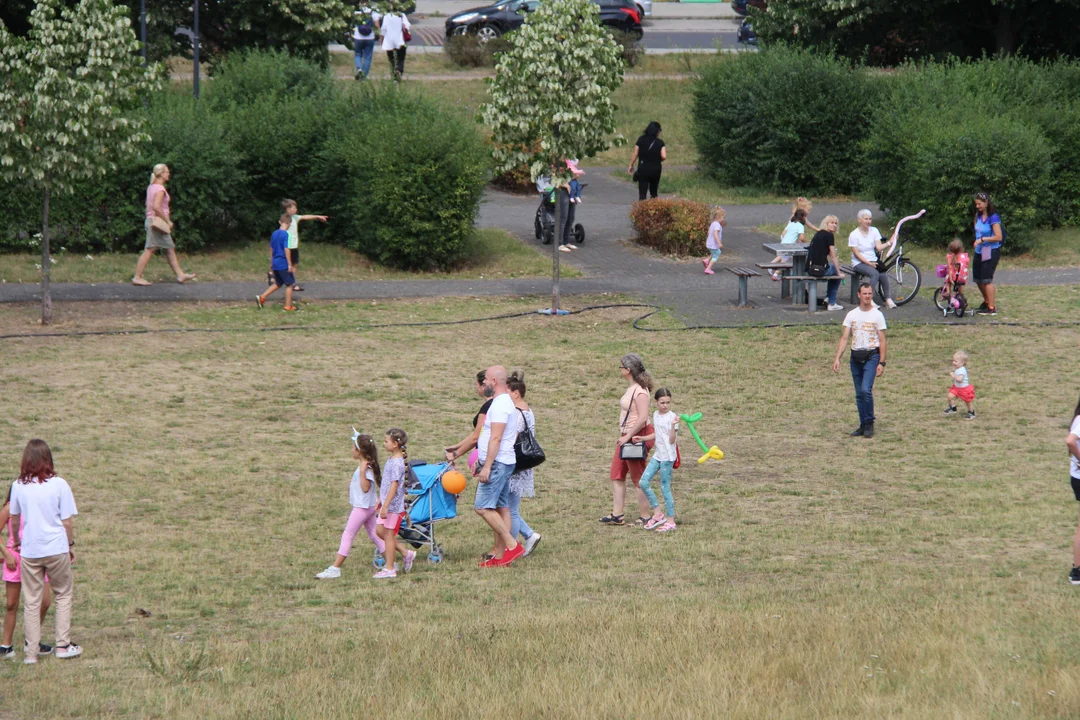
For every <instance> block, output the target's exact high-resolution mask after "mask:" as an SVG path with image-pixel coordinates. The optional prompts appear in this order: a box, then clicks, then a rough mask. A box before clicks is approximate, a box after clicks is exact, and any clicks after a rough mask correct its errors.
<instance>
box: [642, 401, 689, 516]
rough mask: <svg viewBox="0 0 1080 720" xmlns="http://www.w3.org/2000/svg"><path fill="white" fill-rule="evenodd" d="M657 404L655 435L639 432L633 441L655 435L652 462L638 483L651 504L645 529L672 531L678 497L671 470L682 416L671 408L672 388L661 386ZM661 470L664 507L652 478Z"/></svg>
mask: <svg viewBox="0 0 1080 720" xmlns="http://www.w3.org/2000/svg"><path fill="white" fill-rule="evenodd" d="M653 398H654V399H655V400H656V406H657V407H658V408H659V409H658V410H657V411H656V412H654V413H653V419H652V424H653V428H655V430H654V431H653V434H652V435H636V436H634V437H633V438H632V440H633V442H642V441H645V442H647V441H649V440H652V439H653V438H655V439H656V444H655V445H654V446H653V455H652V458H651V459H650V460H649V464H648V465H646V466H645V472H644V473H642V475H641V481H640V482H639V483H638V487H640V488H641V491H642V492H643V493H645V497H646V498H648V500H649V507H651V508H652V511H653V514H652V517H650V518H649V519H648V520H647V521H646V522H645V524H644V528H645V529H646V530H656V531H657V532H669V531H671V530H674V529H675V499H674V498H673V497H672V495H671V471H672V469H674V467H675V458H676V457H677V454H676V449H675V441H676V438H677V437H678V432H679V417H678V415H676V414H675V413H673V412H672V411H671V391H670V390H668V389H667V388H659V389H658V390H657V391H656V394H655V395H653ZM658 472H659V473H660V492H662V493H663V495H664V511H665V512H661V511H660V503H659V502H658V501H657V499H656V493H655V492H653V489H652V485H651V484H650V483H651V482H652V479H653V478H654V477H656V473H658Z"/></svg>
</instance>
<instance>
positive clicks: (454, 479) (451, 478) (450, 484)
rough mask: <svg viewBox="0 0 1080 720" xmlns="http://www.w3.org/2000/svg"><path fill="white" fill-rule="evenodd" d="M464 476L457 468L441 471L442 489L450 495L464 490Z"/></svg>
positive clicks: (458, 493)
mask: <svg viewBox="0 0 1080 720" xmlns="http://www.w3.org/2000/svg"><path fill="white" fill-rule="evenodd" d="M465 484H466V483H465V476H464V475H463V474H461V473H460V472H458V471H457V470H451V471H449V472H445V473H443V476H442V486H443V490H445V491H446V492H448V493H450V494H451V495H460V494H461V493H463V492H465Z"/></svg>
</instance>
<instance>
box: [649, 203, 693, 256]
mask: <svg viewBox="0 0 1080 720" xmlns="http://www.w3.org/2000/svg"><path fill="white" fill-rule="evenodd" d="M630 220H631V222H633V224H634V229H635V230H636V231H637V238H636V240H637V242H639V243H640V244H642V245H645V246H647V247H650V248H652V249H654V250H657V251H659V252H662V253H665V254H669V255H702V254H704V253H705V240H706V239H707V235H708V232H709V206H708V205H706V204H705V203H700V202H695V201H693V200H666V199H661V198H653V199H649V200H640V201H638V202H636V203H634V204H633V206H632V207H631V208H630Z"/></svg>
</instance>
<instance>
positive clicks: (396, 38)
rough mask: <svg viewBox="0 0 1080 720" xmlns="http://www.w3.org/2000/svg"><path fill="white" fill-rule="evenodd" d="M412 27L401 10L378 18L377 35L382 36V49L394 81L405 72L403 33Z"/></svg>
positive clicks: (404, 39) (404, 40)
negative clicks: (388, 62)
mask: <svg viewBox="0 0 1080 720" xmlns="http://www.w3.org/2000/svg"><path fill="white" fill-rule="evenodd" d="M411 28H412V26H411V25H409V18H407V17H405V13H403V12H389V13H387V14H386V15H383V16H381V18H380V20H379V35H381V36H382V49H383V50H385V51H386V57H387V59H388V60H389V61H390V72H391V73H392V74H393V76H394V82H397V81H398V80H400V79H401V76H402V75H404V74H405V52H406V47H405V42H406V38H405V34H406V33H407V32H409V30H410V29H411Z"/></svg>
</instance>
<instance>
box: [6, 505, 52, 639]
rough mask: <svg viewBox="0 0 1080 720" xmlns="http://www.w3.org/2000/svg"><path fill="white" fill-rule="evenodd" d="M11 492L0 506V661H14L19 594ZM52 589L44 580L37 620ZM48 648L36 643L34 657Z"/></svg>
mask: <svg viewBox="0 0 1080 720" xmlns="http://www.w3.org/2000/svg"><path fill="white" fill-rule="evenodd" d="M10 502H11V488H10V487H9V488H8V491H7V498H6V499H5V500H4V504H3V506H0V528H7V534H8V537H7V543H5V544H3V545H0V565H2V566H3V571H2V574H3V578H4V589H5V591H6V598H5V600H6V604H5V606H4V637H3V643H0V660H13V659H15V648H14V647H13V644H14V639H15V617H16V616H17V615H18V614H19V594H20V593H21V591H22V573H20V571H19V560H20V557H19V553H17V552H15V549H14V542H15V540H14V538H15V533H13V532H12V528H11V512H10V508H9V503H10ZM20 520H21V522H20V523H19V525H20V526H21V528H20V529H22V528H25V527H26V516H25V515H23V516H22V517H21V518H20ZM51 590H52V588H50V587H49V578H48V576H46V577H45V592H44V594H42V596H41V619H42V621H44V620H45V613H46V612H48V610H49V604H50V603H51V601H52V592H51ZM52 650H53V649H52V646H51V645H46V644H45V643H38V654H39V655H48V654H49V653H51V652H52Z"/></svg>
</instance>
